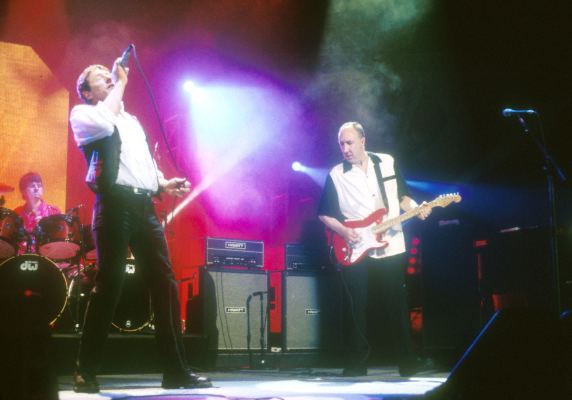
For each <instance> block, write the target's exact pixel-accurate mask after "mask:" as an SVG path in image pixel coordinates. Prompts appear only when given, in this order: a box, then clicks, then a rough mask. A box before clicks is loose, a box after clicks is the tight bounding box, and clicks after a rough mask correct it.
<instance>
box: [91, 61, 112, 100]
mask: <svg viewBox="0 0 572 400" xmlns="http://www.w3.org/2000/svg"><path fill="white" fill-rule="evenodd" d="M87 82H88V83H89V87H90V89H91V90H90V91H89V92H86V97H87V98H88V99H89V100H90V103H91V104H96V103H97V102H98V101H103V100H105V99H106V98H107V96H108V95H109V92H111V89H113V86H115V85H114V84H113V80H112V79H111V72H110V71H109V70H108V69H107V68H105V69H104V68H97V69H96V70H94V71H93V72H91V74H89V77H88V78H87Z"/></svg>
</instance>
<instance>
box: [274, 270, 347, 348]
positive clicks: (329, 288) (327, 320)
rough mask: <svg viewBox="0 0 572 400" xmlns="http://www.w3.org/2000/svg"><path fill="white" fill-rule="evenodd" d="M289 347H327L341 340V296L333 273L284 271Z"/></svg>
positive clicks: (285, 312) (336, 345)
mask: <svg viewBox="0 0 572 400" xmlns="http://www.w3.org/2000/svg"><path fill="white" fill-rule="evenodd" d="M282 288H283V294H284V298H283V306H282V310H283V325H282V326H283V329H284V331H283V335H284V336H283V338H284V349H285V350H287V351H288V350H326V349H335V348H339V346H340V344H341V329H340V326H341V325H340V324H341V298H342V296H341V295H342V291H341V285H340V282H339V279H338V277H337V276H336V275H335V274H333V273H320V272H314V273H311V272H293V271H287V272H284V275H283V284H282Z"/></svg>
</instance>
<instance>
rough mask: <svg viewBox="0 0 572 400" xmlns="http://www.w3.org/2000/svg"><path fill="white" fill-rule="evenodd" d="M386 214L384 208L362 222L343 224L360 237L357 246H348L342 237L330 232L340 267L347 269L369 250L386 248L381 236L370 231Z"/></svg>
mask: <svg viewBox="0 0 572 400" xmlns="http://www.w3.org/2000/svg"><path fill="white" fill-rule="evenodd" d="M386 213H387V211H386V209H385V208H380V209H379V210H377V211H375V212H373V213H372V214H370V215H369V216H368V217H367V218H364V219H362V220H359V221H346V222H343V225H344V226H347V227H348V228H353V229H354V230H355V231H356V232H357V233H358V234H359V235H360V236H361V241H360V242H359V243H357V244H353V245H350V244H348V243H347V242H346V240H345V239H344V238H343V237H341V236H340V235H338V234H337V233H335V232H331V234H332V238H331V244H332V247H333V250H334V255H335V257H336V260H338V262H339V263H340V264H341V265H343V266H344V267H348V266H350V265H353V264H355V263H356V262H358V261H360V260H361V259H362V258H363V257H365V256H366V255H367V253H368V251H369V250H372V249H382V248H384V247H387V245H388V243H387V242H384V241H383V240H381V236H382V235H381V234H376V233H374V232H373V230H372V228H373V227H375V226H376V225H379V224H380V223H381V221H382V219H383V216H384V215H385V214H386Z"/></svg>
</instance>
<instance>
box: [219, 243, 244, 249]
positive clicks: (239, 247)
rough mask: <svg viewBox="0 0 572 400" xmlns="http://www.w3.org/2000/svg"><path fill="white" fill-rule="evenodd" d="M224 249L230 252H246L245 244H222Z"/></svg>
mask: <svg viewBox="0 0 572 400" xmlns="http://www.w3.org/2000/svg"><path fill="white" fill-rule="evenodd" d="M224 248H225V249H232V250H246V243H244V242H224Z"/></svg>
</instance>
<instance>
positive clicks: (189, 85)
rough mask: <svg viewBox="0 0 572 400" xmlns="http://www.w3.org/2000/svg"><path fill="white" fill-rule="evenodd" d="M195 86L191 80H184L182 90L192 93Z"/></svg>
mask: <svg viewBox="0 0 572 400" xmlns="http://www.w3.org/2000/svg"><path fill="white" fill-rule="evenodd" d="M195 87H196V85H195V82H193V81H185V83H183V90H184V91H185V92H187V93H193V91H194V89H195Z"/></svg>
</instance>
